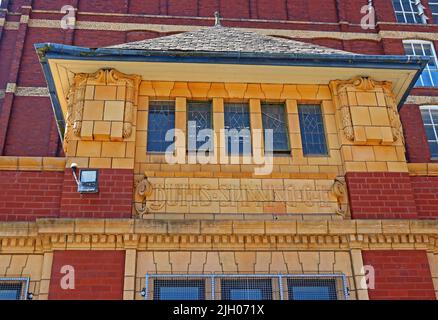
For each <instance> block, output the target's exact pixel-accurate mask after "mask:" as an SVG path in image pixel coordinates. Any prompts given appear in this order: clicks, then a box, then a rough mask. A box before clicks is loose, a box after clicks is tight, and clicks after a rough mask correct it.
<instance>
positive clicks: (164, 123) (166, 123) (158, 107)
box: [147, 101, 175, 152]
mask: <svg viewBox="0 0 438 320" xmlns="http://www.w3.org/2000/svg"><path fill="white" fill-rule="evenodd" d="M174 128H175V104H174V102H173V101H151V102H150V103H149V120H148V142H147V145H148V146H147V150H148V152H165V151H166V150H167V148H168V147H169V146H170V145H171V144H172V143H173V142H174V139H173V140H171V141H166V133H167V131H168V130H171V129H174Z"/></svg>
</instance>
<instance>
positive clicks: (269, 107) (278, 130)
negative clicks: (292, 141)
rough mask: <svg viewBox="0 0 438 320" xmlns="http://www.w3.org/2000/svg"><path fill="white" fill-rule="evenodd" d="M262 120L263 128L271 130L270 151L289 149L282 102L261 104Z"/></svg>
mask: <svg viewBox="0 0 438 320" xmlns="http://www.w3.org/2000/svg"><path fill="white" fill-rule="evenodd" d="M262 120H263V128H264V130H269V129H270V130H273V137H274V143H273V146H272V151H274V152H276V151H277V152H288V151H290V146H289V133H288V128H287V123H286V110H285V106H284V105H283V104H262ZM265 147H266V141H265Z"/></svg>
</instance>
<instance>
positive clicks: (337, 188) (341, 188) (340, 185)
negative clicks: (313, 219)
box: [332, 177, 347, 217]
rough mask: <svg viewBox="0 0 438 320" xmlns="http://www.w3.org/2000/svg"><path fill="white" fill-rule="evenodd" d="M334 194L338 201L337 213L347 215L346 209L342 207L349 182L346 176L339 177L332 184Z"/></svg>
mask: <svg viewBox="0 0 438 320" xmlns="http://www.w3.org/2000/svg"><path fill="white" fill-rule="evenodd" d="M332 192H333V195H334V196H335V197H336V199H337V201H338V210H337V211H336V213H337V214H338V215H340V216H343V217H345V214H346V209H345V208H342V203H343V202H344V200H345V198H346V197H347V184H346V183H345V179H344V177H337V178H336V179H335V182H334V183H333V186H332Z"/></svg>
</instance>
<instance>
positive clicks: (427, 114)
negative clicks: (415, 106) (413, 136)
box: [421, 106, 438, 158]
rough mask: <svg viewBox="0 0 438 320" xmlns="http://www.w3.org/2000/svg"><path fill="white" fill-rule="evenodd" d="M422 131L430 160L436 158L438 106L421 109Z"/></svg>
mask: <svg viewBox="0 0 438 320" xmlns="http://www.w3.org/2000/svg"><path fill="white" fill-rule="evenodd" d="M421 116H422V117H423V122H424V129H425V131H426V136H427V141H428V142H429V148H430V153H431V156H432V158H438V106H430V107H421Z"/></svg>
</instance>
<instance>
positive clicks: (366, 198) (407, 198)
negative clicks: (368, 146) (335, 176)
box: [346, 172, 417, 219]
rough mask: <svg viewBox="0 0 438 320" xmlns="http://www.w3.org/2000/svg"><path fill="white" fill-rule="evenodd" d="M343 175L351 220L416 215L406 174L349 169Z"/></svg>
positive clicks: (415, 216) (410, 216)
mask: <svg viewBox="0 0 438 320" xmlns="http://www.w3.org/2000/svg"><path fill="white" fill-rule="evenodd" d="M346 178H347V183H348V192H349V199H350V204H351V212H352V217H353V218H354V219H415V218H417V212H416V206H415V199H414V195H413V192H412V186H411V180H410V177H409V175H408V174H407V173H381V172H373V173H370V172H368V173H356V172H351V173H347V175H346Z"/></svg>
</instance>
